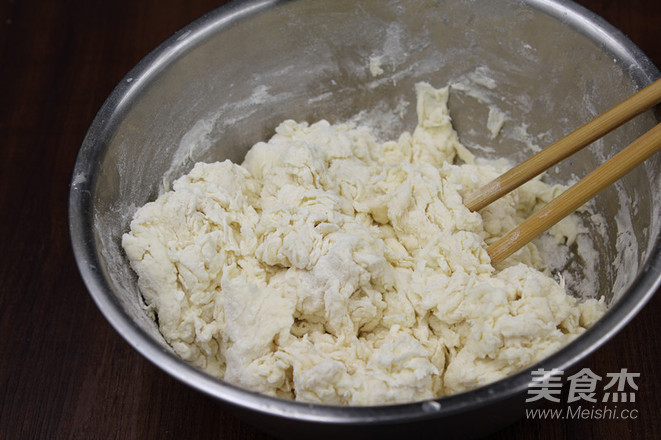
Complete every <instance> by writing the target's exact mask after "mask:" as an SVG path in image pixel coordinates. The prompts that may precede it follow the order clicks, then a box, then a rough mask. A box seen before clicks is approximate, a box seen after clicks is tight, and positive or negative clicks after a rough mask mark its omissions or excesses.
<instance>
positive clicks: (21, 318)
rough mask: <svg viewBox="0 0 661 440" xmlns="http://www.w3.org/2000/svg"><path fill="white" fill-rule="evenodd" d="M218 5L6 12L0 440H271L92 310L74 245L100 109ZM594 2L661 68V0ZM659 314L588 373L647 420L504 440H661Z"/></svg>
mask: <svg viewBox="0 0 661 440" xmlns="http://www.w3.org/2000/svg"><path fill="white" fill-rule="evenodd" d="M220 3H223V2H222V1H213V0H192V1H183V0H158V1H156V0H143V1H129V0H60V1H55V0H4V1H3V2H2V3H1V4H0V55H1V57H0V80H1V81H0V87H1V89H0V112H1V113H0V114H1V118H0V220H1V226H2V227H1V228H0V259H1V262H0V439H31V438H33V439H67V438H76V439H132V438H137V439H143V438H172V439H182V438H200V439H202V438H222V439H230V438H232V439H256V438H258V439H266V438H269V437H268V436H266V435H264V434H262V433H260V432H259V431H258V430H257V429H256V428H255V427H253V426H250V425H247V424H245V423H243V422H241V421H239V420H237V419H236V418H234V417H233V416H232V415H230V414H228V413H227V412H226V410H224V409H223V407H221V406H220V405H219V404H217V403H216V402H215V401H214V400H213V399H211V398H208V397H206V396H205V395H202V394H200V393H198V392H196V391H193V390H192V389H190V388H189V387H187V386H185V385H182V384H181V383H179V382H177V381H176V380H174V379H172V378H170V377H169V376H168V375H166V374H165V373H163V372H161V371H160V370H159V369H158V368H156V367H154V366H153V365H151V364H150V363H149V362H147V361H146V360H145V359H143V358H142V357H141V356H140V355H139V354H138V353H137V352H136V351H134V350H133V349H132V348H131V347H130V346H129V345H128V344H127V343H126V342H125V341H124V340H123V339H122V338H121V337H120V336H119V335H118V334H117V333H116V332H115V331H114V330H113V329H112V328H111V327H110V325H109V324H108V323H107V322H106V320H105V319H104V318H103V316H102V315H101V313H100V312H99V311H98V310H97V308H96V306H95V304H94V303H93V302H92V300H91V298H90V296H89V295H88V293H87V290H86V289H85V286H84V285H83V283H82V281H81V278H80V276H79V274H78V271H77V269H76V265H75V263H74V259H73V255H72V251H71V248H70V244H69V232H68V225H67V197H68V191H69V188H68V186H69V180H70V178H71V171H72V167H73V164H74V160H75V158H76V153H77V151H78V148H79V146H80V144H81V142H82V140H83V137H84V135H85V132H86V130H87V127H88V126H89V125H90V123H91V122H92V119H93V118H94V115H95V113H96V111H97V110H98V109H99V107H100V106H101V104H102V103H103V101H104V100H105V98H106V97H107V96H108V95H109V93H110V92H111V90H112V89H113V87H114V86H115V85H116V84H117V83H118V82H119V81H120V79H121V78H122V77H123V75H124V74H125V73H126V72H127V71H128V70H129V69H130V68H131V67H132V66H134V65H135V64H136V63H137V62H138V61H139V60H140V59H141V58H142V57H143V56H144V55H145V54H147V52H148V51H149V50H151V49H152V48H154V47H155V46H156V45H157V44H158V43H160V42H161V41H163V40H164V39H165V38H167V37H168V36H170V35H171V34H173V33H174V32H175V31H176V30H178V29H179V28H181V27H182V26H184V25H185V24H187V23H189V22H191V21H192V20H194V19H195V18H197V17H199V16H200V15H202V14H203V13H205V12H207V11H209V10H211V9H213V8H214V7H216V6H218V5H219V4H220ZM580 3H582V4H584V5H585V6H587V7H588V8H589V9H592V10H593V11H595V12H597V13H598V14H600V15H602V16H603V17H604V18H606V19H607V20H608V21H610V22H611V23H613V24H614V25H616V26H617V27H619V28H620V29H621V30H623V31H624V32H625V33H626V34H627V35H629V36H630V38H631V39H632V40H633V41H634V42H636V43H637V44H638V45H639V46H640V47H641V48H642V49H643V51H645V52H646V53H647V54H648V55H649V56H650V57H651V58H652V60H653V61H654V62H655V63H656V64H657V65H661V2H660V1H659V0H631V1H628V2H624V1H617V0H582V1H580ZM659 316H661V296H659V295H656V297H655V298H653V299H652V301H651V302H650V303H649V304H648V305H647V307H646V308H645V309H644V310H643V311H642V312H641V313H640V314H639V315H638V316H637V317H636V319H635V320H634V321H633V322H632V323H631V324H629V325H628V326H627V327H626V328H625V329H624V330H623V331H622V332H621V333H619V334H618V335H617V336H616V337H615V338H614V339H613V340H612V341H611V342H610V343H609V344H607V346H606V347H604V348H602V349H600V350H599V351H598V352H597V353H596V354H594V355H593V356H591V357H590V358H589V360H588V361H586V362H585V363H584V366H586V367H589V368H591V369H592V370H593V371H595V372H597V373H599V374H606V373H607V372H616V371H619V370H620V369H621V368H628V369H629V371H637V372H640V374H641V377H640V378H639V379H638V385H639V390H638V392H637V398H638V400H637V402H636V403H635V404H632V405H633V406H632V408H635V409H637V410H638V417H637V418H636V419H635V420H631V419H629V420H585V421H577V420H574V421H564V422H558V421H555V422H553V421H548V420H528V421H526V420H522V421H520V422H518V423H516V424H514V425H512V426H510V427H509V428H507V429H505V430H504V431H502V432H499V433H497V434H495V435H494V436H493V437H492V438H493V439H505V438H525V439H555V438H581V439H583V438H599V439H603V438H618V439H624V438H634V437H635V438H658V437H659V436H660V435H661V424H660V418H661V416H660V414H661V405H660V401H661V395H658V394H657V393H659V392H661V378H660V377H659V376H657V375H656V374H657V372H656V366H657V365H661V343H660V342H659V341H660V340H661V338H659V337H658V336H657V331H658V329H659ZM441 437H442V435H441V433H439V435H438V438H441Z"/></svg>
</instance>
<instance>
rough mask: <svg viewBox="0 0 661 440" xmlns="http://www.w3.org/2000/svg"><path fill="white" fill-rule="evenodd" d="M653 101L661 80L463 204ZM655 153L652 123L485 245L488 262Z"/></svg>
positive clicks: (483, 198)
mask: <svg viewBox="0 0 661 440" xmlns="http://www.w3.org/2000/svg"><path fill="white" fill-rule="evenodd" d="M659 102H661V79H659V80H657V81H655V82H653V83H652V84H651V85H649V86H647V87H645V88H644V89H642V90H640V91H639V92H638V93H636V94H635V95H633V96H631V97H629V98H627V99H626V100H624V101H622V102H620V103H619V104H617V105H616V106H615V107H613V108H611V109H610V110H608V111H606V112H605V113H602V114H601V115H599V116H597V117H596V118H595V119H593V120H592V121H590V122H588V123H586V124H585V125H583V126H582V127H580V128H578V129H576V130H575V131H573V132H571V133H570V134H569V135H567V136H565V137H564V138H562V139H560V140H559V141H557V142H555V143H554V144H551V145H550V146H548V147H547V148H545V149H544V150H542V151H540V152H539V153H537V154H535V155H534V156H532V157H530V158H529V159H527V160H525V161H524V162H521V163H520V164H518V165H516V166H515V167H514V168H512V169H511V170H509V171H507V172H506V173H504V174H502V175H501V176H499V177H497V178H496V179H494V180H492V181H491V182H490V183H488V184H486V185H484V186H483V187H482V188H480V189H478V190H477V191H475V192H474V193H472V194H470V195H469V196H468V197H467V198H466V199H465V200H464V204H465V205H466V207H468V209H470V210H471V211H477V210H480V209H482V208H484V207H485V206H487V205H489V204H490V203H491V202H493V201H494V200H496V199H498V198H500V197H502V196H503V195H505V194H507V193H508V192H510V191H512V190H513V189H515V188H518V187H519V186H520V185H522V184H524V183H525V182H527V181H528V180H530V179H532V178H533V177H535V176H536V175H538V174H540V173H542V172H544V171H546V170H547V169H549V168H550V167H552V166H553V165H555V164H557V163H558V162H560V161H561V160H563V159H565V158H567V157H569V156H571V155H572V154H574V153H576V152H577V151H579V150H581V149H582V148H584V147H585V146H587V145H589V144H591V143H592V142H594V141H596V140H597V139H599V138H600V137H602V136H604V135H605V134H606V133H609V132H610V131H612V130H613V129H615V128H616V127H619V126H620V125H622V124H624V123H625V122H627V121H629V120H630V119H632V118H633V117H634V116H637V115H639V114H641V113H643V112H644V111H646V110H648V109H650V108H652V107H653V106H654V105H656V104H658V103H659ZM659 150H661V124H657V125H656V126H655V127H654V128H652V129H651V130H650V131H648V132H647V133H645V134H644V135H642V136H641V137H639V138H638V139H636V140H635V141H634V142H633V143H632V144H630V145H629V146H627V147H626V148H625V149H623V150H622V151H620V152H619V153H617V154H616V155H614V156H613V157H612V158H610V159H609V160H607V161H606V162H604V163H603V164H602V165H600V166H599V167H598V168H597V169H595V170H594V171H592V172H591V173H589V174H588V175H587V176H585V177H584V178H582V179H581V180H579V181H578V182H577V183H576V184H574V185H573V186H571V187H570V188H569V189H567V190H566V191H565V192H563V193H562V194H560V195H559V196H558V197H556V198H555V199H553V200H551V202H549V203H548V204H547V205H546V206H545V207H543V208H542V209H540V210H539V211H537V212H536V213H534V214H533V215H531V216H530V217H529V218H527V219H526V220H525V221H524V222H523V223H521V224H520V225H519V226H517V227H516V228H514V229H512V230H511V231H510V232H508V233H507V234H506V235H505V236H504V237H502V238H501V239H499V240H498V241H496V242H494V243H493V244H491V245H490V246H489V247H487V253H488V254H489V256H490V257H491V262H492V263H496V262H499V261H501V260H504V259H505V258H507V257H508V256H510V255H511V254H513V253H514V252H516V251H517V250H519V249H520V248H521V247H523V246H525V245H526V244H527V243H528V242H530V241H531V240H532V239H534V238H535V237H537V236H538V235H540V234H541V233H543V232H544V231H546V230H547V229H549V228H550V227H551V226H553V225H554V224H555V223H557V222H559V221H560V220H562V219H563V218H565V217H566V216H567V215H569V214H571V213H572V212H574V211H575V210H576V209H578V208H579V207H580V206H582V205H583V204H584V203H585V202H587V201H588V200H590V199H592V198H593V197H594V196H596V195H597V194H598V193H599V192H600V191H601V190H603V189H604V188H606V187H607V186H608V185H610V184H612V183H614V182H615V181H616V180H618V179H620V178H621V177H623V176H624V175H625V174H627V173H628V172H629V171H631V170H632V169H633V168H635V167H636V165H638V164H639V163H641V162H643V161H645V160H646V159H647V158H648V157H650V156H651V155H652V154H654V153H656V152H657V151H659Z"/></svg>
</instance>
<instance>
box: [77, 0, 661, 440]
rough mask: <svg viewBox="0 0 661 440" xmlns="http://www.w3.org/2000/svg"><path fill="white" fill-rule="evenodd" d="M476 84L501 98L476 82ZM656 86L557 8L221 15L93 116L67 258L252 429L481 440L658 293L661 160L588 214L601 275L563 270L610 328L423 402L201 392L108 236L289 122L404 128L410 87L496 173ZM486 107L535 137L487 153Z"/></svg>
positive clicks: (236, 10) (591, 163) (174, 365)
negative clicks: (443, 94)
mask: <svg viewBox="0 0 661 440" xmlns="http://www.w3.org/2000/svg"><path fill="white" fill-rule="evenodd" d="M370 57H380V61H381V67H382V69H383V71H384V72H383V73H382V74H380V75H377V76H374V75H373V74H372V73H370V70H369V68H368V65H369V60H370ZM484 73H487V74H488V76H489V77H491V78H492V79H493V80H494V81H495V84H496V85H497V88H491V86H490V84H488V83H485V82H484V80H483V79H480V75H482V74H484ZM657 77H659V71H658V70H657V69H656V67H655V66H654V65H652V64H651V62H650V61H649V60H648V59H647V58H646V57H645V55H644V54H643V53H641V52H640V50H639V49H638V48H636V47H635V46H634V45H633V44H632V43H631V42H630V41H629V40H628V39H627V38H626V37H625V36H624V35H623V34H621V33H620V32H619V31H617V30H616V29H614V28H613V27H612V26H610V25H609V24H608V23H606V22H604V21H603V20H602V19H600V18H599V17H597V16H595V15H594V14H592V13H590V12H588V11H587V10H585V9H583V8H581V7H579V6H577V5H575V4H574V3H571V2H568V1H551V0H528V1H520V0H516V1H514V0H512V1H508V0H494V1H490V2H477V1H432V0H414V1H410V0H407V1H406V2H404V1H400V2H397V1H387V2H386V1H370V0H358V1H356V0H333V1H319V0H309V1H304V0H300V1H274V0H271V1H268V0H262V1H257V0H254V1H246V2H236V3H230V4H228V5H226V6H223V7H221V8H219V9H217V10H215V11H213V12H211V13H209V14H207V15H205V16H203V17H202V18H200V19H199V20H197V21H195V22H194V23H192V24H191V25H189V26H187V27H186V28H184V29H182V30H181V31H179V32H178V33H176V34H175V35H174V36H172V37H171V38H170V39H168V40H167V41H166V42H164V43H163V44H162V45H161V46H159V47H158V48H157V49H156V50H154V51H153V52H152V53H150V54H149V55H148V56H147V57H146V58H145V59H143V60H142V61H141V62H140V63H139V64H138V65H137V66H136V67H135V68H134V69H133V70H132V71H131V72H130V73H129V74H128V75H127V76H126V77H125V78H124V79H123V80H122V82H121V83H120V84H119V85H118V86H117V88H116V89H115V90H114V91H113V93H112V94H111V95H110V97H109V98H108V100H107V101H106V103H105V104H104V105H103V107H102V108H101V110H100V111H99V113H98V115H97V117H96V119H95V120H94V122H93V124H92V126H91V127H90V129H89V132H88V134H87V137H86V138H85V141H84V143H83V145H82V148H81V150H80V153H79V156H78V160H77V162H76V166H75V170H74V174H73V178H72V183H71V193H70V208H69V221H70V230H71V237H72V242H73V247H74V251H75V256H76V259H77V261H78V265H79V268H80V271H81V273H82V276H83V278H84V280H85V283H86V285H87V287H88V289H89V291H90V293H91V295H92V297H93V298H94V300H95V301H96V303H97V305H98V306H99V308H100V309H101V311H102V312H103V314H104V315H105V316H106V318H107V319H108V321H110V323H111V324H112V325H113V326H114V327H115V329H116V330H117V331H118V332H119V333H120V334H121V335H122V336H123V337H124V338H125V339H126V340H127V341H128V342H129V343H130V344H131V345H133V346H134V347H135V349H136V350H138V351H139V352H140V353H142V354H143V355H144V356H145V357H146V358H147V359H149V360H150V361H151V362H153V363H154V364H156V365H157V366H159V367H160V368H162V369H163V370H164V371H166V372H167V373H169V374H171V375H172V376H174V377H176V378H177V379H179V380H181V381H182V382H185V383H187V384H188V385H190V386H192V387H194V388H196V389H198V390H200V391H202V392H204V393H207V394H209V395H211V396H214V397H215V398H217V399H218V400H220V401H222V402H225V403H228V404H231V405H232V406H233V407H234V408H235V410H236V411H237V412H239V413H242V414H244V415H245V416H247V417H249V418H252V419H253V420H255V421H258V423H259V426H260V427H262V428H263V429H266V430H269V431H271V432H275V433H280V434H283V435H287V436H290V437H291V436H295V435H297V434H298V435H300V436H310V435H312V434H315V435H317V434H318V435H322V436H329V437H336V436H337V435H340V434H341V435H347V436H364V435H365V434H366V433H370V434H375V433H377V432H380V433H382V434H383V433H387V434H389V435H400V434H409V435H410V434H412V433H414V432H415V431H418V430H419V431H421V432H422V431H424V430H433V431H431V432H437V433H443V435H444V436H447V437H452V436H457V437H461V438H467V437H471V436H476V435H480V434H484V433H486V432H488V431H493V430H495V429H498V428H500V427H502V426H505V425H507V424H509V423H510V422H512V421H513V420H515V419H516V418H517V417H520V416H521V415H522V411H523V408H524V406H525V404H524V398H525V393H526V389H527V386H528V383H529V381H530V379H531V371H532V370H533V369H536V368H544V369H546V370H550V369H551V368H558V369H562V370H567V369H570V368H571V366H572V365H573V364H575V363H576V362H577V361H578V360H580V359H581V358H583V357H585V356H587V355H588V354H589V353H591V352H592V351H594V350H595V349H596V348H597V347H598V346H600V345H601V344H603V343H604V342H606V340H608V339H609V338H610V337H611V336H612V335H614V334H615V333H616V332H617V331H619V330H620V329H621V328H622V326H624V324H625V323H626V322H627V321H629V320H630V319H631V318H632V317H633V316H634V315H635V314H636V313H637V312H638V311H639V310H640V308H641V307H642V306H643V305H644V303H645V302H646V301H647V300H648V299H649V298H650V296H651V295H652V294H653V293H654V291H655V289H656V288H657V286H658V285H659V282H660V276H661V252H660V249H659V246H658V241H659V240H658V239H659V231H661V227H660V226H661V225H660V222H661V216H659V211H660V210H661V177H660V174H661V173H659V169H660V161H661V158H660V157H658V156H656V157H653V158H652V159H650V160H649V161H648V162H646V163H645V164H644V166H641V167H639V168H637V169H636V170H635V171H634V172H633V173H632V174H630V175H629V176H627V177H626V178H625V179H623V180H622V181H621V182H619V183H618V184H617V185H616V186H614V187H612V188H609V189H608V190H607V191H605V192H604V193H603V194H601V195H600V196H599V197H598V199H597V200H596V202H595V209H596V211H597V212H598V213H600V214H602V215H603V217H604V218H605V219H606V222H605V224H604V225H603V227H602V228H601V229H600V228H599V227H597V226H595V227H593V228H592V230H591V232H592V234H591V236H592V237H594V243H593V245H594V247H595V248H596V250H597V254H598V257H597V260H595V261H593V262H592V263H590V262H589V261H587V258H584V257H585V255H581V249H580V248H579V249H577V250H576V252H575V255H576V258H574V259H573V260H572V262H571V263H570V265H569V266H567V267H565V268H561V269H563V270H566V271H569V272H570V273H571V274H572V275H573V276H574V277H575V278H580V279H582V280H583V282H582V283H577V284H575V287H574V293H575V294H576V295H579V296H595V295H604V296H605V297H606V298H608V300H609V302H610V311H609V312H608V314H607V315H606V316H605V317H604V318H603V319H601V320H600V321H599V322H598V323H597V324H596V325H595V326H594V327H593V328H591V329H590V330H589V331H587V332H586V333H585V334H584V335H582V336H581V337H579V338H578V339H577V340H576V341H575V342H573V343H571V344H570V345H568V346H567V347H565V348H564V349H562V350H561V351H560V352H558V353H557V354H555V355H553V356H551V357H550V358H548V359H545V360H544V361H543V362H541V363H539V364H538V365H535V366H532V367H530V368H528V369H526V370H525V371H522V372H520V373H518V374H516V375H513V376H511V377H508V378H506V379H504V380H501V381H498V382H496V383H493V384H491V385H488V386H485V387H482V388H479V389H476V390H473V391H469V392H465V393H462V394H459V395H454V396H449V397H444V398H440V399H437V400H434V401H428V402H418V403H411V404H405V405H395V406H375V407H361V408H346V407H335V406H324V405H310V404H302V403H297V402H291V401H284V400H279V399H275V398H271V397H266V396H262V395H259V394H255V393H252V392H249V391H245V390H242V389H239V388H237V387H235V386H232V385H230V384H227V383H224V382H222V381H220V380H216V379H214V378H212V377H209V376H207V375H206V374H204V373H202V372H200V371H198V370H197V369H195V368H193V367H191V366H189V365H188V364H186V363H184V362H182V361H181V360H179V359H178V358H177V357H176V356H175V355H174V354H173V353H172V351H171V349H170V348H169V347H168V345H167V344H166V343H165V342H164V340H163V338H162V337H161V336H160V334H159V332H158V329H157V327H156V325H155V324H154V321H153V320H152V319H150V318H149V317H148V316H147V314H146V313H145V311H144V309H143V303H142V301H141V297H140V293H139V292H138V288H137V285H136V279H135V276H134V274H133V273H132V272H131V270H130V268H129V265H128V262H127V260H126V257H125V255H124V253H123V252H122V250H121V246H120V237H121V235H122V233H124V232H125V231H127V229H128V225H129V221H130V218H131V216H132V215H133V213H134V212H135V210H136V209H137V207H139V206H141V205H143V204H144V203H146V202H147V201H150V200H152V199H154V198H155V197H156V195H157V192H158V190H159V187H161V186H163V185H165V186H167V184H168V182H169V181H171V180H172V179H173V178H175V177H177V176H179V175H181V174H182V173H184V172H185V171H188V170H189V169H190V168H191V166H192V164H193V163H194V162H196V161H201V160H202V161H212V160H220V159H225V158H229V159H232V160H234V161H241V160H242V158H243V156H244V154H245V152H246V151H247V149H248V148H249V147H250V146H251V145H252V144H254V143H255V142H257V141H260V140H264V139H266V138H268V137H269V136H270V135H271V134H272V133H273V130H274V127H275V126H276V125H277V124H278V123H279V122H280V121H282V120H283V119H285V118H292V119H297V120H308V121H313V120H317V119H319V118H325V119H328V120H330V121H331V122H334V121H343V120H346V119H348V118H350V117H352V116H354V115H356V114H358V113H359V112H360V111H362V110H366V109H367V110H369V112H368V114H369V115H371V116H379V115H380V116H381V119H380V120H381V121H383V122H381V123H374V122H373V121H374V120H375V119H374V118H363V119H364V120H365V121H368V122H369V121H372V124H374V128H375V129H376V130H377V132H378V133H379V134H380V135H381V136H382V137H384V138H385V137H388V136H391V135H394V134H395V133H398V132H400V131H402V130H404V129H408V130H410V129H412V128H413V127H414V124H415V105H407V104H411V103H412V102H413V101H414V97H413V85H414V83H416V82H418V81H421V80H423V81H428V82H430V83H432V84H433V85H435V86H442V85H445V84H447V83H454V84H458V86H456V87H455V92H453V93H452V98H451V101H450V110H451V113H452V116H453V119H454V123H455V125H456V128H457V130H458V132H459V134H460V138H461V139H462V141H463V142H464V143H466V144H467V145H468V146H472V145H488V146H491V147H493V149H494V150H493V151H492V152H491V153H490V155H491V156H504V157H508V158H510V159H512V160H514V161H518V160H520V159H521V158H522V157H524V156H527V155H529V154H530V151H529V150H528V149H527V143H528V144H529V143H530V140H531V139H532V141H534V143H537V144H540V145H545V144H546V143H548V141H550V140H552V139H556V138H559V137H560V136H562V135H563V134H566V133H567V132H569V131H570V130H571V129H573V128H575V127H577V126H578V125H580V124H581V123H584V122H585V121H587V120H588V119H590V118H591V117H593V116H595V115H596V114H598V113H599V112H601V111H603V110H605V109H607V108H609V107H610V106H612V105H614V104H615V103H617V102H618V101H620V100H622V99H623V98H625V97H627V96H628V95H630V94H631V93H633V92H634V91H635V90H637V89H638V88H640V87H642V86H644V85H646V84H648V83H650V82H651V81H652V80H653V79H655V78H657ZM471 81H472V85H473V86H475V87H476V89H475V90H478V91H480V92H482V93H483V96H482V97H481V98H480V96H479V95H478V94H475V93H470V90H469V91H468V92H466V91H465V87H464V91H462V87H461V84H464V85H466V84H467V83H470V82H471ZM476 97H477V98H479V99H476ZM485 97H486V98H485ZM485 99H486V100H487V101H488V100H492V101H493V102H495V103H497V105H498V106H499V107H500V108H501V109H502V110H503V111H505V112H507V113H508V114H509V115H510V116H511V118H512V121H511V122H512V124H525V125H524V126H525V127H527V132H528V133H529V134H531V136H532V137H530V138H528V139H527V140H526V139H522V138H520V137H518V138H517V137H516V136H514V135H513V134H512V133H511V132H508V131H507V129H506V128H507V126H506V127H505V128H504V131H503V132H502V133H501V135H500V136H498V137H497V138H495V139H491V138H490V136H489V132H488V130H486V128H484V123H485V120H486V113H487V110H488V108H487V106H486V105H485V102H484V101H485ZM364 115H365V113H363V116H364ZM393 115H396V117H395V116H393ZM400 116H401V117H400ZM377 119H378V118H377ZM654 123H655V117H654V115H653V113H652V112H648V113H646V114H644V115H642V116H640V117H639V118H637V119H636V120H635V121H632V122H631V123H629V124H627V125H626V126H624V127H622V128H620V129H618V130H616V131H615V132H614V133H613V134H611V135H609V136H607V137H606V138H605V139H604V140H603V141H600V142H598V143H597V145H595V146H593V147H592V149H591V150H590V151H584V152H581V153H580V154H578V155H576V157H574V158H572V160H570V161H565V163H563V164H561V165H560V166H558V167H557V168H556V169H554V170H553V171H552V172H551V174H550V177H551V178H552V179H556V180H561V181H566V180H571V179H572V178H574V177H575V176H577V175H578V176H580V175H582V174H584V173H585V172H586V171H588V170H591V169H593V168H594V167H595V166H596V164H597V163H599V162H600V161H601V160H602V159H603V157H605V156H608V155H610V154H611V153H612V152H613V151H616V150H617V149H620V148H622V147H623V146H624V145H626V144H628V143H629V142H630V141H632V140H633V139H634V138H635V137H637V136H638V135H640V134H641V133H642V132H644V131H645V130H647V129H649V128H650V127H651V126H652V125H653V124H654ZM540 134H541V135H540ZM537 135H539V136H537ZM535 136H537V137H535ZM163 176H165V178H164V177H163ZM584 260H586V261H584ZM587 263H590V264H593V268H596V271H595V272H594V273H593V274H592V275H591V276H590V275H589V274H587V272H585V273H584V271H583V269H584V266H585V265H586V264H587ZM581 277H582V278H581ZM292 422H295V423H292ZM478 422H479V423H478Z"/></svg>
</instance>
